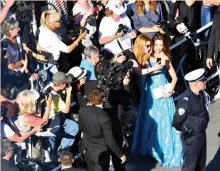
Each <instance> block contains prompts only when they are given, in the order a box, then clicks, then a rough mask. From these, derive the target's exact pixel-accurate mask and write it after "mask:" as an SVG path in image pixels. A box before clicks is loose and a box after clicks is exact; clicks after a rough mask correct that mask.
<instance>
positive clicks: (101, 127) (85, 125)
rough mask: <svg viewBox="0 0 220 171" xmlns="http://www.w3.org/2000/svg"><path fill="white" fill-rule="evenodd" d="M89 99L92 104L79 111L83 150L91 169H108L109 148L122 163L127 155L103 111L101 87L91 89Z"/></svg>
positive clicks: (90, 170) (92, 170)
mask: <svg viewBox="0 0 220 171" xmlns="http://www.w3.org/2000/svg"><path fill="white" fill-rule="evenodd" d="M88 101H89V103H90V106H85V107H82V108H80V112H79V127H80V130H82V132H83V138H82V149H81V150H82V152H83V154H84V160H85V162H86V164H87V167H88V170H89V171H108V170H109V161H110V152H109V149H111V150H112V151H113V152H114V154H115V156H117V158H119V159H118V160H120V159H121V160H120V163H122V164H123V163H124V162H125V161H126V156H125V155H123V153H122V151H121V149H120V148H119V146H118V145H117V144H116V142H115V140H114V137H113V134H112V128H111V125H112V124H111V119H110V118H109V116H108V115H107V113H105V112H104V111H103V103H104V101H105V94H104V92H103V91H102V90H101V89H99V88H95V89H92V90H90V92H89V95H88ZM121 171H122V170H121Z"/></svg>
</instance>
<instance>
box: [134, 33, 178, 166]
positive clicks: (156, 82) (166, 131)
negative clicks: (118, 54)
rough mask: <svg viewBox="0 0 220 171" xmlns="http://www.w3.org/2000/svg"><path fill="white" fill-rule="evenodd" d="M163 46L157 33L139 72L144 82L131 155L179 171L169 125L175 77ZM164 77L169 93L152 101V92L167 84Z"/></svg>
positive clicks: (175, 139)
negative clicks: (149, 157) (149, 159)
mask: <svg viewBox="0 0 220 171" xmlns="http://www.w3.org/2000/svg"><path fill="white" fill-rule="evenodd" d="M165 42H166V41H165V38H164V36H163V35H161V34H159V33H158V34H156V35H155V36H154V38H153V53H152V55H151V57H149V58H147V61H146V65H145V68H144V69H142V72H141V73H142V74H143V73H145V74H147V76H141V78H142V79H144V80H142V81H141V82H142V83H143V86H141V87H142V89H141V101H140V106H139V111H138V116H137V121H136V128H135V134H134V139H133V144H132V153H133V154H141V155H143V156H152V157H153V158H155V159H156V160H157V161H158V162H160V163H161V165H163V166H164V167H179V166H181V164H182V144H181V140H180V132H177V131H176V130H175V129H174V128H172V125H171V123H172V118H173V114H174V112H175V105H174V101H173V97H172V92H173V90H174V88H175V85H176V82H177V76H176V73H175V70H174V68H173V66H172V63H171V59H170V53H169V49H168V46H167V45H166V43H165ZM139 48H141V47H139ZM136 57H137V56H136ZM137 58H138V57H137ZM157 58H161V61H159V62H157ZM139 65H140V64H139ZM167 73H169V75H170V77H171V79H172V81H171V86H170V90H169V92H168V93H164V94H163V97H162V98H160V99H155V98H154V96H153V93H152V92H153V89H154V88H158V87H160V86H162V85H165V84H167V83H168V80H167V78H166V74H167Z"/></svg>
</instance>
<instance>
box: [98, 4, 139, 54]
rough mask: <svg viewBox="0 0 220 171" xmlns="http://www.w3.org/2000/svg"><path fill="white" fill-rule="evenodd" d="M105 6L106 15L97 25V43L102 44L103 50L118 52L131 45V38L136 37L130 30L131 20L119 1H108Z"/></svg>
mask: <svg viewBox="0 0 220 171" xmlns="http://www.w3.org/2000/svg"><path fill="white" fill-rule="evenodd" d="M107 7H108V10H109V11H108V15H107V16H106V17H104V18H103V19H102V21H101V23H100V27H99V43H100V44H101V45H104V50H105V51H108V52H110V53H112V54H118V53H121V52H122V51H124V50H127V49H130V48H131V47H132V42H131V40H132V39H134V38H135V37H136V32H135V31H133V30H132V28H131V21H130V19H129V18H128V16H127V15H126V13H125V12H126V11H125V8H124V7H123V5H122V4H121V3H120V2H119V1H109V2H108V4H107ZM109 26H111V27H109Z"/></svg>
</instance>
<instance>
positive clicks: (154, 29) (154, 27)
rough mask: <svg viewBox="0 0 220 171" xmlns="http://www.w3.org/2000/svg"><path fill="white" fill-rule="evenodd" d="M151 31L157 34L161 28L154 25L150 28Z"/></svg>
mask: <svg viewBox="0 0 220 171" xmlns="http://www.w3.org/2000/svg"><path fill="white" fill-rule="evenodd" d="M152 29H153V31H154V32H159V31H160V30H161V27H160V26H159V25H154V26H153V27H152Z"/></svg>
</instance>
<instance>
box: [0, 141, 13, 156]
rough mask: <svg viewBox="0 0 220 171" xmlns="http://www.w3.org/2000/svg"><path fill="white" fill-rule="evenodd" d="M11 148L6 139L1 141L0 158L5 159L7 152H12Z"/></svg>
mask: <svg viewBox="0 0 220 171" xmlns="http://www.w3.org/2000/svg"><path fill="white" fill-rule="evenodd" d="M12 148H13V146H12V143H11V141H10V140H8V139H2V140H1V156H2V157H5V155H6V153H7V152H10V151H11V150H12Z"/></svg>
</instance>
